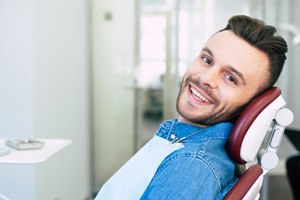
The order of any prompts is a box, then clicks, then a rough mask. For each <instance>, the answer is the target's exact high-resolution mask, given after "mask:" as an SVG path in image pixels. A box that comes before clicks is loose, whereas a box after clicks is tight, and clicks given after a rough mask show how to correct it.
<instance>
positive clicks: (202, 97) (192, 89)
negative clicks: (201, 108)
mask: <svg viewBox="0 0 300 200" xmlns="http://www.w3.org/2000/svg"><path fill="white" fill-rule="evenodd" d="M190 90H191V93H192V95H193V96H194V97H195V98H196V99H197V100H199V101H202V102H205V103H210V101H209V100H208V99H207V98H205V97H204V96H203V95H201V94H200V93H199V92H198V91H197V90H196V89H195V88H193V87H192V86H191V87H190Z"/></svg>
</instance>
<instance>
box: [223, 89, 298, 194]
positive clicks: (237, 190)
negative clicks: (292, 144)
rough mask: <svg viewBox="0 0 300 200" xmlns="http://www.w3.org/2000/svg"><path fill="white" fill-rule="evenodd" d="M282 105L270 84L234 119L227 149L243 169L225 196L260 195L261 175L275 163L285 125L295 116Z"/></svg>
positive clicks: (279, 93)
mask: <svg viewBox="0 0 300 200" xmlns="http://www.w3.org/2000/svg"><path fill="white" fill-rule="evenodd" d="M285 105H286V103H285V101H284V99H283V97H282V96H281V91H280V89H279V88H277V87H272V88H271V89H269V90H267V91H266V92H264V93H263V94H262V95H260V96H258V97H256V98H255V99H254V100H253V101H251V103H250V104H249V105H248V106H247V107H246V108H245V110H244V111H243V112H242V113H241V115H240V116H239V118H238V119H237V121H236V122H235V125H234V127H233V130H232V133H231V135H230V138H229V140H228V144H227V145H228V146H227V150H228V154H229V156H230V157H231V159H232V160H233V161H234V162H235V163H236V164H237V165H238V166H240V167H239V168H242V169H243V171H242V174H241V175H240V178H239V180H238V182H237V183H236V185H235V186H234V187H233V188H232V189H231V190H230V191H229V193H228V194H227V195H226V197H225V200H240V199H243V200H252V199H255V200H257V199H259V196H260V189H261V187H262V183H263V179H264V176H265V175H266V174H267V173H268V172H269V171H270V170H272V169H274V168H275V167H276V166H277V165H278V162H279V159H278V156H277V151H278V149H279V146H280V143H281V140H282V137H283V134H284V130H285V127H286V126H288V125H290V124H291V123H292V121H293V118H294V116H293V113H292V112H291V111H290V110H289V109H288V108H285Z"/></svg>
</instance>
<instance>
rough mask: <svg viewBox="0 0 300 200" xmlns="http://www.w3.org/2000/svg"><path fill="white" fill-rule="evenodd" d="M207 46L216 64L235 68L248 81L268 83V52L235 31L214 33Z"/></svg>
mask: <svg viewBox="0 0 300 200" xmlns="http://www.w3.org/2000/svg"><path fill="white" fill-rule="evenodd" d="M206 47H207V48H208V49H210V51H211V52H212V54H213V57H214V58H213V59H214V63H215V64H219V65H220V66H230V67H232V68H234V69H235V70H237V71H239V72H240V73H242V74H243V76H244V77H245V80H246V82H249V81H256V82H257V83H260V84H266V81H267V78H266V77H269V74H270V73H269V60H268V56H267V54H266V53H264V52H263V51H261V50H259V49H257V48H256V47H254V46H252V45H250V44H249V43H248V42H246V41H245V40H243V39H241V38H240V37H238V36H236V35H235V34H234V33H233V32H231V31H222V32H219V33H216V34H214V35H213V36H212V37H210V38H209V39H208V41H207V43H206ZM248 79H249V80H248ZM247 80H248V81H247Z"/></svg>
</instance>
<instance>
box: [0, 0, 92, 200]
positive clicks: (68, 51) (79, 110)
mask: <svg viewBox="0 0 300 200" xmlns="http://www.w3.org/2000/svg"><path fill="white" fill-rule="evenodd" d="M0 28H1V31H0V69H1V71H0V95H1V96H0V98H1V103H0V110H1V112H0V120H1V123H0V137H1V138H7V137H13V138H16V137H17V138H27V137H36V138H69V139H71V140H72V141H73V143H72V144H71V146H69V147H67V148H66V149H65V150H63V151H62V152H60V153H58V154H57V155H56V156H54V157H53V158H50V159H49V160H48V161H46V162H45V163H41V164H38V165H22V164H20V165H13V164H7V165H6V164H1V165H0V177H1V178H0V193H3V194H5V195H7V196H9V197H10V198H11V199H13V200H34V199H37V200H48V199H49V200H54V199H59V200H69V199H72V200H73V199H74V200H83V199H85V198H87V197H88V196H89V195H90V191H91V189H90V186H91V183H90V179H91V177H90V173H91V171H90V168H91V167H90V150H89V147H90V143H89V141H90V103H89V101H90V99H89V60H88V59H89V39H88V37H89V3H88V1H86V0H70V1H61V0H53V1H39V0H33V1H25V0H24V1H21V0H20V1H0Z"/></svg>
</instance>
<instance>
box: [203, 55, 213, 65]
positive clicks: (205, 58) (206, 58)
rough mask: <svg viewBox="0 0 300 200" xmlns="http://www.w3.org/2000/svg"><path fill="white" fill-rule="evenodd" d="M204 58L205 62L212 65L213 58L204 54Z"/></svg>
mask: <svg viewBox="0 0 300 200" xmlns="http://www.w3.org/2000/svg"><path fill="white" fill-rule="evenodd" d="M202 60H203V62H204V63H206V64H208V65H212V60H211V59H210V58H209V57H206V56H203V57H202Z"/></svg>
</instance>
